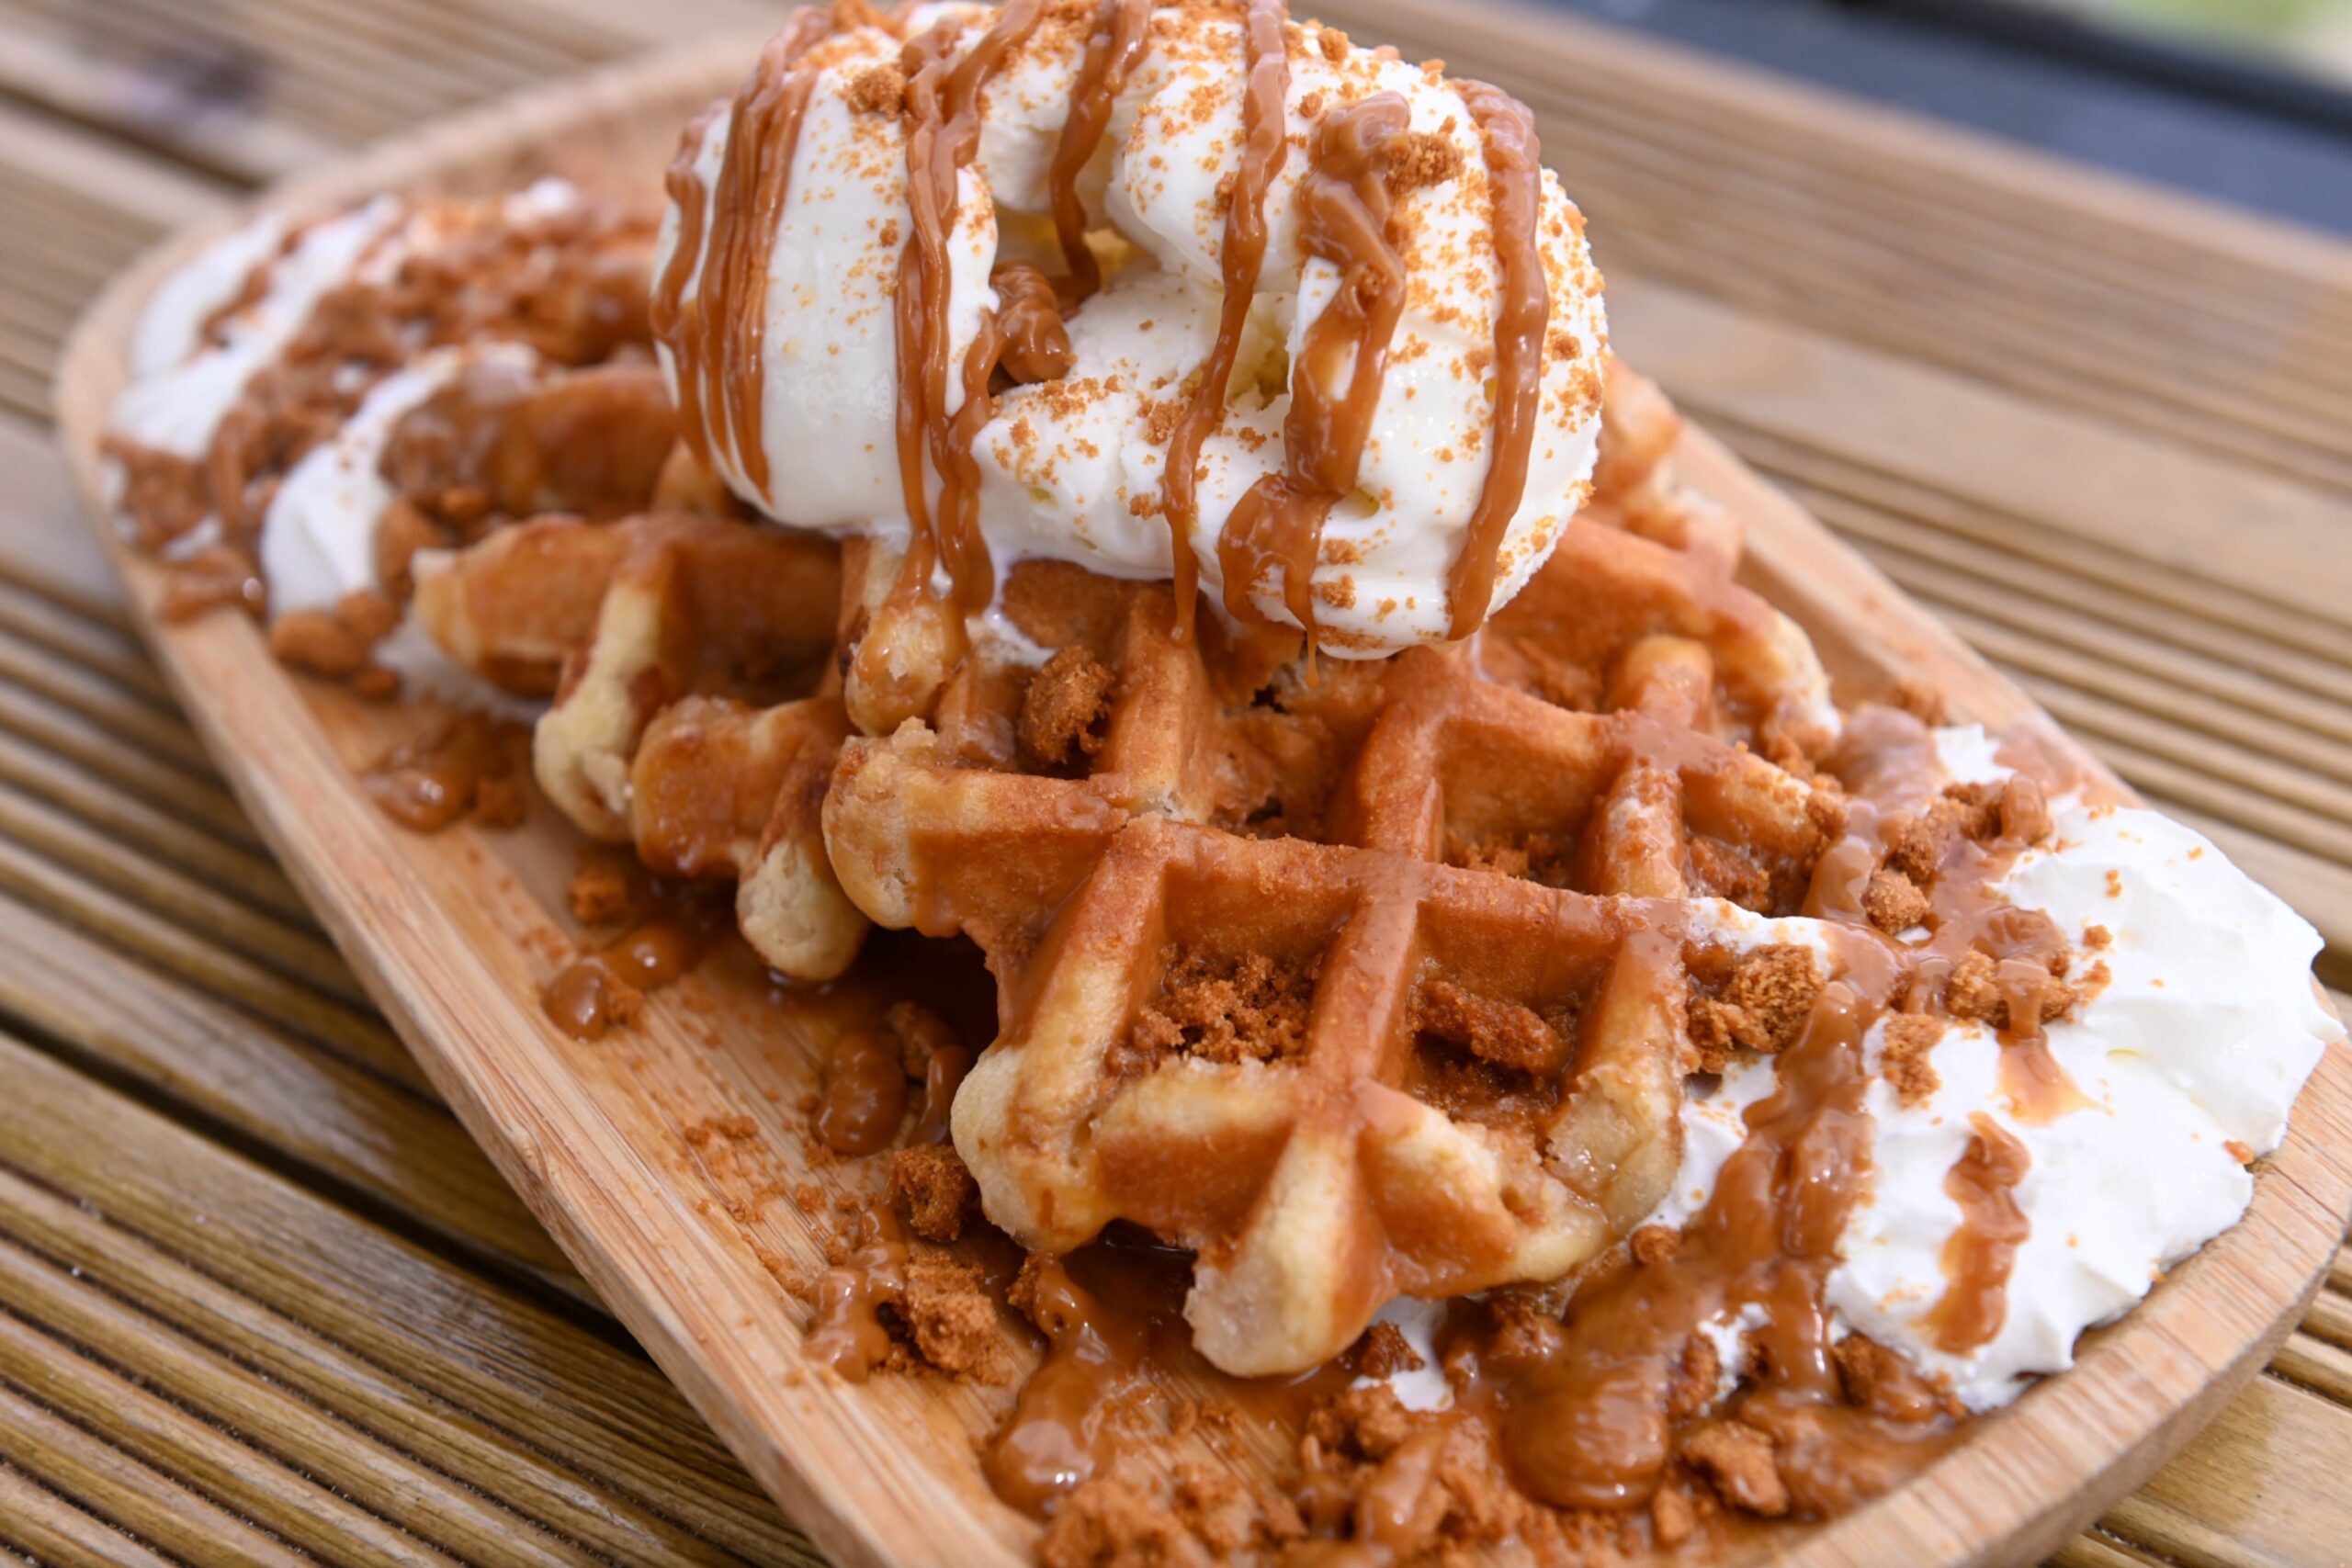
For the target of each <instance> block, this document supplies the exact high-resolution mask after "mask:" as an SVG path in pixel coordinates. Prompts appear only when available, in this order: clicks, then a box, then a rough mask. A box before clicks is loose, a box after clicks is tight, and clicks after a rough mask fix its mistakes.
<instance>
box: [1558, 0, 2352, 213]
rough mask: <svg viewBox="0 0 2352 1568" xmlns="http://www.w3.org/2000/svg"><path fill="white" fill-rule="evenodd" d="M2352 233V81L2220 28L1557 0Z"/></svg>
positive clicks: (1982, 3) (1995, 7)
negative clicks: (2217, 33)
mask: <svg viewBox="0 0 2352 1568" xmlns="http://www.w3.org/2000/svg"><path fill="white" fill-rule="evenodd" d="M1547 3H1548V4H1551V5H1554V6H1559V7H1560V8H1562V9H1566V10H1572V11H1579V12H1583V13H1585V14H1587V15H1589V16H1593V17H1601V18H1604V19H1606V20H1609V21H1613V22H1617V23H1620V24H1622V25H1625V26H1630V27H1633V28H1638V29H1640V30H1642V31H1645V32H1650V33H1655V34H1657V35H1658V36H1659V37H1662V38H1668V39H1676V40H1678V41H1679V42H1682V43H1687V44H1692V45H1696V46H1698V47H1699V48H1702V49H1705V50H1709V51H1714V52H1717V53H1721V54H1724V55H1728V56H1732V57H1734V58H1736V59H1740V60H1745V61H1747V62H1752V63H1754V64H1758V65H1761V66H1766V67H1769V68H1770V69H1772V70H1775V71H1781V72H1785V73H1789V74H1792V75H1794V76H1799V77H1802V78H1804V79H1805V80H1808V81H1812V82H1818V83H1821V84H1823V85H1827V86H1833V87H1838V88H1841V89H1843V90H1845V91H1848V92H1851V93H1857V94H1860V95H1861V96H1865V97H1870V98H1875V99H1878V100H1881V101H1883V102H1886V103H1893V104H1899V105H1902V106H1904V107H1908V108H1913V109H1917V110H1920V111H1922V112H1925V113H1928V114H1931V115H1935V116H1938V117H1940V118H1947V119H1951V120H1955V121H1959V122H1961V123H1962V124H1966V125H1969V126H1973V127H1975V128H1976V129H1978V130H1985V131H1988V132H1991V133H1993V134H1995V135H1997V136H2000V137H2003V138H2006V139H2008V140H2011V141H2021V142H2025V143H2027V144H2029V145H2031V146H2035V147H2040V148H2043V149H2046V150H2048V151H2050V152H2058V153H2064V154H2065V155H2068V156H2070V157H2075V158H2080V159H2083V160H2085V161H2086V162H2089V163H2093V164H2101V165H2103V166H2105V167H2108V168H2110V169H2114V170H2118V171H2120V172H2122V173H2126V174H2131V175H2139V176H2142V177H2143V178H2147V179H2152V180H2157V181H2161V182H2164V183H2165V184H2169V185H2174V186H2183V187H2186V188H2188V189H2190V190H2194V191H2198V192H2201V193H2203V194H2206V195H2209V196H2212V197H2221V198H2222V199H2225V200H2229V201H2233V202H2237V203H2240V204H2242V205H2244V206H2246V207H2250V208H2254V209H2257V210H2259V211H2262V212H2266V213H2269V214H2271V215H2273V216H2277V217H2280V218H2286V219H2290V220H2296V221H2299V222H2301V223H2304V224H2308V225H2311V226H2313V227H2317V228H2323V229H2328V230H2332V231H2336V232H2338V233H2352V85H2347V84H2345V83H2343V82H2340V81H2337V80H2333V79H2331V78H2330V77H2329V76H2328V75H2326V74H2325V73H2324V71H2323V70H2322V69H2320V68H2319V67H2317V66H2313V67H2312V68H2303V67H2301V66H2299V64H2298V63H2297V62H2293V61H2291V60H2290V59H2285V58H2278V57H2267V56H2265V55H2263V54H2261V53H2258V52H2256V51H2253V50H2251V49H2248V48H2245V47H2244V46H2242V45H2241V44H2239V43H2237V42H2235V41H2233V40H2230V39H2212V38H2210V37H2207V36H2203V35H2199V34H2198V33H2195V32H2188V31H2181V32H2154V31H2146V30H2134V29H2130V28H2118V27H2113V26H2109V25H2103V24H2101V23H2099V22H2097V21H2091V20H2076V19H2075V18H2073V17H2070V16H2067V15H2065V14H2064V13H2061V12H2054V11H2052V10H2049V9H2046V8H2042V7H2040V6H2024V5H2018V4H2015V3H2013V0H1547Z"/></svg>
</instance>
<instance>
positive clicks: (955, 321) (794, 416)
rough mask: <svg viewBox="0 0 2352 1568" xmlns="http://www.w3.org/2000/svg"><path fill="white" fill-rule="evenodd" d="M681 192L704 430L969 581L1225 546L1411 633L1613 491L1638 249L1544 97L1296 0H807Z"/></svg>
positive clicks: (1249, 589) (773, 504) (675, 250)
mask: <svg viewBox="0 0 2352 1568" xmlns="http://www.w3.org/2000/svg"><path fill="white" fill-rule="evenodd" d="M670 192H671V196H672V199H673V207H672V210H671V212H670V215H669V218H668V220H667V221H666V223H665V225H664V228H663V231H662V238H661V242H660V247H659V250H658V253H657V262H656V287H655V310H656V325H657V331H658V333H659V334H660V336H661V339H662V345H663V352H664V358H665V363H666V365H667V366H668V367H669V371H670V374H671V376H672V378H673V384H674V385H675V387H676V388H677V390H678V398H679V402H680V405H681V407H682V410H683V411H684V414H685V417H686V424H687V428H688V432H689V438H690V439H698V440H699V441H700V442H701V443H702V445H703V446H704V449H705V451H706V452H707V457H708V459H709V461H710V463H711V464H712V466H713V467H714V468H715V469H716V470H717V471H718V473H719V474H720V475H721V476H722V477H723V478H724V479H726V481H727V482H728V484H729V486H730V487H732V488H733V489H734V490H735V491H737V492H738V493H739V494H741V496H743V497H744V499H745V500H747V501H749V502H752V504H754V505H756V506H758V507H759V508H760V509H762V510H763V511H764V512H765V513H768V514H769V515H771V516H773V517H775V518H776V519H777V520H779V521H781V522H784V523H787V524H791V525H797V526H801V527H808V528H816V529H822V530H825V531H828V532H834V533H854V532H873V533H876V534H878V535H882V536H896V537H901V538H913V539H917V540H919V541H922V542H923V544H922V546H919V549H921V548H923V547H928V553H929V554H931V555H932V556H933V557H934V558H935V561H936V565H937V568H938V570H939V573H940V577H941V582H942V586H944V587H952V588H953V589H954V590H955V591H956V593H957V595H958V597H960V598H961V599H963V600H964V602H965V603H966V604H967V606H973V607H977V605H978V604H985V603H986V602H987V600H988V599H989V596H990V595H991V593H992V592H993V587H994V583H995V581H996V579H997V577H998V576H999V575H1000V574H1001V572H1002V571H1003V570H1005V569H1006V568H1007V567H1009V566H1010V565H1011V564H1012V562H1014V561H1016V560H1019V559H1022V558H1029V557H1048V558H1061V559H1067V560H1072V561H1076V562H1079V563H1080V564H1082V565H1084V566H1086V567H1088V568H1089V569H1091V570H1095V571H1098V572H1101V573H1103V574H1105V575H1111V576H1120V577H1170V576H1173V577H1175V578H1177V579H1178V581H1180V583H1182V582H1184V581H1189V580H1190V579H1191V578H1192V576H1193V574H1194V573H1197V575H1198V579H1199V581H1200V582H1201V583H1202V585H1203V586H1204V588H1205V589H1206V591H1207V592H1208V595H1209V597H1210V599H1211V600H1212V602H1213V603H1216V604H1222V605H1224V606H1225V607H1226V608H1227V610H1228V611H1229V612H1230V613H1232V614H1233V615H1236V616H1238V618H1240V619H1243V620H1253V619H1254V620H1261V621H1266V622H1272V623H1276V624H1283V625H1290V626H1302V625H1307V626H1312V628H1313V630H1314V631H1315V634H1316V640H1317V643H1318V645H1319V646H1321V647H1322V648H1324V649H1327V650H1329V652H1331V653H1334V654H1338V655H1340V656H1367V657H1368V656H1374V655H1378V654H1382V653H1385V652H1389V651H1393V650H1395V649H1399V648H1403V647H1408V646H1410V645H1413V644H1415V643H1419V642H1430V641H1438V640H1442V639H1445V638H1447V637H1453V636H1458V635H1462V634H1463V633H1464V632H1466V631H1467V630H1469V629H1470V628H1471V627H1473V626H1476V624H1477V622H1478V621H1479V619H1480V618H1481V617H1482V616H1483V615H1485V614H1486V613H1487V611H1488V610H1489V609H1491V608H1492V607H1494V606H1496V605H1498V604H1502V603H1504V602H1505V601H1507V600H1508V599H1509V598H1510V595H1511V594H1513V593H1514V592H1517V591H1518V589H1519V587H1520V586H1521V584H1522V583H1523V582H1524V581H1526V579H1527V577H1528V575H1529V574H1530V573H1531V572H1532V570H1534V568H1535V567H1536V566H1538V565H1539V564H1541V562H1542V561H1543V560H1544V558H1545V556H1546V555H1547V553H1548V552H1549V550H1550V548H1551V546H1552V544H1553V542H1554V541H1555V539H1556V538H1557V536H1558V534H1559V531H1560V530H1561V529H1562V528H1563V527H1565V526H1566V525H1567V522H1568V520H1569V518H1570V517H1571V516H1572V515H1573V514H1574V513H1575V512H1576V510H1577V506H1578V505H1579V504H1580V503H1581V502H1582V501H1583V500H1584V498H1585V497H1586V495H1587V494H1588V493H1589V479H1590V475H1591V470H1592V465H1593V460H1594V450H1595V444H1596V440H1597V434H1598V430H1599V424H1600V391H1601V378H1602V368H1603V364H1604V360H1605V355H1606V347H1607V336H1606V327H1605V324H1604V321H1603V318H1602V313H1601V305H1600V277H1599V275H1598V274H1597V273H1596V272H1595V270H1594V269H1593V266H1592V264H1591V260H1590V257H1589V253H1588V252H1587V250H1586V247H1585V243H1584V239H1583V233H1582V221H1581V219H1580V218H1579V216H1578V214H1577V211H1576V209H1575V208H1574V207H1573V206H1572V205H1571V204H1570V203H1569V201H1568V200H1567V198H1566V196H1565V195H1563V194H1562V192H1561V190H1560V188H1559V186H1558V183H1557V182H1556V180H1555V179H1554V178H1553V177H1552V176H1551V175H1549V174H1548V173H1546V172H1544V171H1543V170H1541V169H1540V167H1539V166H1538V164H1537V154H1536V147H1535V142H1534V138H1533V135H1532V130H1531V129H1530V123H1529V120H1528V118H1527V115H1526V111H1525V110H1524V109H1523V108H1522V107H1521V106H1519V105H1517V104H1516V103H1514V102H1512V101H1511V100H1510V99H1509V98H1508V97H1506V96H1504V95H1502V94H1500V93H1499V92H1497V91H1495V90H1494V89H1492V88H1489V87H1485V86H1483V85H1478V84H1463V83H1455V82H1453V81H1450V80H1448V79H1447V78H1445V77H1444V76H1443V75H1442V74H1441V73H1439V72H1438V71H1437V70H1435V69H1431V68H1423V67H1420V66H1416V65H1411V64H1408V63H1406V62H1404V61H1402V60H1401V59H1399V58H1398V57H1397V55H1396V53H1395V52H1394V51H1388V50H1367V49H1359V48H1356V47H1355V46H1353V45H1352V44H1351V43H1350V42H1349V41H1348V39H1347V38H1346V36H1345V35H1344V34H1341V33H1340V32H1338V31H1336V30H1334V29H1331V28H1324V27H1320V26H1318V25H1317V24H1314V23H1294V22H1290V21H1288V20H1286V19H1285V18H1284V17H1283V14H1282V8H1281V7H1280V6H1277V5H1272V4H1257V5H1252V6H1248V7H1245V8H1243V9H1242V11H1241V12H1240V13H1239V14H1238V15H1237V14H1236V12H1235V11H1234V9H1232V8H1230V7H1216V6H1207V5H1199V4H1182V5H1159V6H1155V5H1150V4H1143V3H1136V0H1107V3H1106V4H1103V5H1102V6H1086V7H1080V6H1043V5H1037V4H1023V3H1015V4H1012V5H1007V6H1002V7H1001V8H999V7H990V6H976V5H944V6H922V7H918V8H916V9H915V10H914V11H913V12H912V13H910V14H909V15H907V16H906V17H904V18H903V19H902V20H901V21H900V22H899V24H898V25H896V26H892V25H886V24H884V23H883V22H882V21H881V20H880V19H879V18H878V17H874V16H872V15H871V14H870V13H866V14H864V15H863V16H862V17H861V16H852V15H848V14H845V13H843V14H835V13H820V12H806V13H802V14H800V16H798V17H796V19H795V20H794V22H793V23H791V24H789V25H788V26H787V28H786V30H785V32H784V33H783V34H781V35H779V37H778V39H776V40H775V42H774V43H772V44H771V45H770V47H769V49H768V51H766V53H765V54H764V55H763V59H762V61H761V62H760V65H759V67H758V68H757V69H756V70H755V71H754V72H753V73H752V78H751V79H750V81H749V82H748V83H747V84H746V85H745V87H744V88H743V90H742V91H741V93H740V94H739V95H738V96H736V97H735V98H734V99H732V100H731V101H729V102H727V103H723V104H721V105H718V106H714V107H713V110H712V111H711V112H710V113H709V114H707V115H706V116H705V117H704V118H702V119H700V120H699V121H697V122H696V124H695V126H694V127H693V128H692V129H690V130H689V131H688V132H687V134H686V137H685V139H684V143H683V145H682V147H681V150H680V153H679V158H678V162H677V164H676V165H675V167H674V168H673V172H672V175H671V180H670ZM1046 280H1050V288H1045V289H1041V288H1040V285H1041V283H1043V282H1045V281H1046ZM1041 333H1042V334H1043V335H1044V336H1045V337H1046V338H1048V339H1053V340H1057V341H1055V342H1053V343H1050V344H1047V345H1046V349H1045V350H1044V351H1042V352H1041V351H1040V350H1039V347H1038V343H1037V340H1038V338H1039V336H1040V334H1041Z"/></svg>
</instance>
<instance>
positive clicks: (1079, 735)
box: [1020, 643, 1117, 766]
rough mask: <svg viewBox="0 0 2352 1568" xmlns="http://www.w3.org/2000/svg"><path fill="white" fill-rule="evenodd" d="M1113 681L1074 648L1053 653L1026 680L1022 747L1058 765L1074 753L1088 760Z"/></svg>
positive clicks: (1098, 745) (1099, 745)
mask: <svg viewBox="0 0 2352 1568" xmlns="http://www.w3.org/2000/svg"><path fill="white" fill-rule="evenodd" d="M1115 684H1117V677H1116V676H1114V675H1113V674H1112V673H1111V671H1108V670H1106V669H1104V668H1103V664H1102V662H1101V660H1097V659H1096V658H1095V657H1094V655H1093V654H1091V653H1090V652H1088V651H1087V650H1086V649H1084V648H1082V647H1080V645H1078V644H1076V643H1072V644H1071V645H1069V647H1067V648H1065V649H1061V650H1060V651H1059V652H1057V653H1056V654H1055V655H1054V656H1053V658H1051V659H1049V660H1046V665H1045V668H1043V669H1041V670H1039V671H1037V672H1036V673H1035V675H1032V676H1031V677H1030V678H1029V686H1028V690H1026V691H1025V692H1023V694H1022V697H1021V721H1020V737H1021V744H1022V746H1023V748H1025V749H1026V750H1028V751H1029V753H1030V754H1031V755H1032V756H1034V757H1035V758H1037V759H1038V760H1039V761H1044V762H1048V763H1051V764H1053V765H1055V766H1059V765H1061V764H1062V763H1065V762H1067V761H1069V760H1070V751H1071V750H1072V749H1073V748H1075V749H1076V750H1079V751H1080V752H1081V753H1082V754H1084V755H1086V756H1089V757H1091V756H1092V755H1094V753H1095V752H1097V751H1099V750H1102V749H1103V738H1102V737H1101V736H1099V735H1097V734H1095V733H1094V726H1095V724H1096V722H1097V721H1099V720H1100V719H1101V718H1102V717H1103V715H1104V714H1105V713H1106V712H1108V711H1109V709H1110V701H1111V688H1112V687H1113V686H1114V685H1115Z"/></svg>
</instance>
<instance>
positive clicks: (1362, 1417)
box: [1306, 1383, 1415, 1461]
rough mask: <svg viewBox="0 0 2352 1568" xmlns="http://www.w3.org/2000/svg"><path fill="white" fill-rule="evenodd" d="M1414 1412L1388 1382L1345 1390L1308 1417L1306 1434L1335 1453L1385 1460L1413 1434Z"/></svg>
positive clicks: (1319, 1405) (1318, 1407)
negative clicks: (1398, 1396) (1407, 1407)
mask: <svg viewBox="0 0 2352 1568" xmlns="http://www.w3.org/2000/svg"><path fill="white" fill-rule="evenodd" d="M1414 1425H1415V1423H1414V1420H1413V1413H1412V1412H1411V1411H1409V1410H1408V1409H1406V1408H1405V1402H1404V1401H1403V1400H1401V1399H1398V1398H1397V1391H1396V1390H1395V1389H1393V1388H1390V1387H1389V1386H1388V1385H1387V1384H1386V1383H1372V1384H1369V1385H1367V1386H1365V1387H1363V1388H1351V1389H1343V1390H1341V1391H1340V1393H1335V1394H1333V1395H1332V1396H1331V1397H1330V1398H1329V1399H1328V1400H1326V1401H1324V1402H1323V1403H1322V1404H1318V1405H1317V1406H1316V1407H1315V1409H1314V1411H1313V1412H1312V1413H1311V1414H1310V1415H1309V1416H1307V1417H1306V1435H1307V1436H1308V1437H1309V1438H1313V1439H1314V1440H1315V1441H1316V1442H1317V1443H1318V1444H1320V1445H1321V1446H1322V1447H1323V1448H1324V1449H1326V1450H1329V1452H1332V1453H1335V1454H1345V1455H1348V1456H1349V1457H1351V1458H1354V1459H1365V1460H1374V1461H1377V1460H1384V1459H1386V1458H1387V1457H1388V1456H1389V1455H1390V1454H1392V1453H1395V1452H1396V1451H1397V1448H1398V1447H1399V1446H1400V1445H1401V1444H1402V1443H1403V1442H1404V1441H1405V1439H1406V1438H1409V1437H1411V1436H1412V1435H1413V1427H1414Z"/></svg>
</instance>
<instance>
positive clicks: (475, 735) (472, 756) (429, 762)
mask: <svg viewBox="0 0 2352 1568" xmlns="http://www.w3.org/2000/svg"><path fill="white" fill-rule="evenodd" d="M511 739H512V736H511V732H502V730H501V728H500V727H499V726H498V725H497V724H495V723H493V722H492V720H490V719H488V718H485V717H484V716H481V715H480V714H463V715H460V716H458V717H457V718H455V719H452V720H450V721H449V722H448V723H447V724H444V725H441V726H439V727H437V728H435V729H433V730H431V731H430V732H428V733H426V734H425V735H423V736H421V737H419V738H417V739H413V740H408V741H403V742H402V743H401V744H400V745H399V746H396V747H394V748H393V749H392V750H390V751H389V752H387V753H385V754H384V755H383V756H381V757H379V758H378V759H377V760H376V761H373V762H371V763H369V764H368V766H367V767H365V768H363V769H361V770H360V773H359V787H360V788H361V789H363V790H365V791H366V792H367V794H368V798H369V799H370V800H373V801H374V802H375V803H376V804H377V806H378V807H380V808H381V809H382V810H383V812H384V814H385V815H386V816H388V817H390V818H391V819H392V820H393V821H395V822H398V823H399V824H400V825H401V827H403V828H407V829H410V830H412V831H413V832H418V833H435V832H438V831H440V830H441V829H444V828H447V826H449V824H451V823H452V822H455V821H456V820H458V818H460V817H463V816H464V815H465V814H466V813H467V812H468V811H470V810H471V809H473V806H474V802H475V800H476V798H477V797H478V796H479V795H480V794H481V786H482V785H483V784H485V783H486V782H488V781H490V780H492V779H504V778H507V777H509V776H510V775H512V774H513V773H514V772H515V753H514V748H513V747H512V746H511V745H510V740H511Z"/></svg>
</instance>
